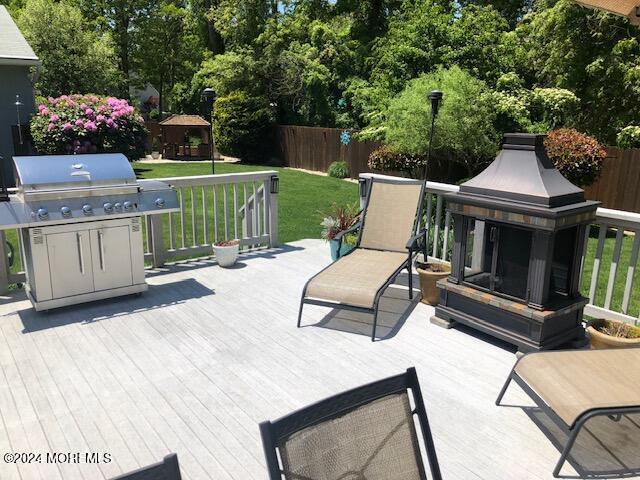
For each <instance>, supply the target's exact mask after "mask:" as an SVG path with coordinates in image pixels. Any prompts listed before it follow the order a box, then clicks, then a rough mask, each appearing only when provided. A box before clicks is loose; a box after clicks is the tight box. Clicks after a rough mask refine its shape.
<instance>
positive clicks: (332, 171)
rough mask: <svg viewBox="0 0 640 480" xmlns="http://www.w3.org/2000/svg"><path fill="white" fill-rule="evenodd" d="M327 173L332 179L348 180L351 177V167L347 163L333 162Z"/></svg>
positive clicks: (341, 161)
mask: <svg viewBox="0 0 640 480" xmlns="http://www.w3.org/2000/svg"><path fill="white" fill-rule="evenodd" d="M327 173H328V174H329V176H330V177H334V178H347V177H348V176H349V166H348V165H347V162H345V161H343V160H340V161H338V162H332V163H331V165H329V171H328V172H327Z"/></svg>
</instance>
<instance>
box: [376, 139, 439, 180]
mask: <svg viewBox="0 0 640 480" xmlns="http://www.w3.org/2000/svg"><path fill="white" fill-rule="evenodd" d="M426 160H427V157H426V155H422V154H416V153H401V152H397V151H395V150H394V149H393V148H392V147H390V146H388V145H383V146H381V147H378V148H376V149H375V150H374V151H373V152H371V153H370V154H369V161H368V165H369V168H370V169H371V170H376V171H380V172H392V171H396V172H402V173H405V174H407V175H408V176H409V177H412V178H418V177H419V176H420V175H421V174H422V170H423V169H424V166H425V163H426Z"/></svg>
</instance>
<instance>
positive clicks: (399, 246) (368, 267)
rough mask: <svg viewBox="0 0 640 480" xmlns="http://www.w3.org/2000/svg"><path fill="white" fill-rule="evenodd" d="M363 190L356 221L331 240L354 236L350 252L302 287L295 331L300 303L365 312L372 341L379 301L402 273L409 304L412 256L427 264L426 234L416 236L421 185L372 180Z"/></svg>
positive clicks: (397, 180)
mask: <svg viewBox="0 0 640 480" xmlns="http://www.w3.org/2000/svg"><path fill="white" fill-rule="evenodd" d="M368 190H369V192H368V196H367V203H366V205H365V207H364V210H363V212H362V216H361V221H360V222H359V223H357V224H356V225H354V226H353V227H351V228H349V229H347V230H345V231H343V232H340V233H339V234H338V235H337V236H336V240H338V241H339V242H342V238H343V236H344V235H345V234H347V233H351V232H356V231H359V235H358V240H357V243H356V246H355V248H354V249H353V250H352V251H351V252H349V253H347V254H345V255H344V256H342V257H340V258H339V259H338V260H337V261H336V262H334V263H332V264H331V265H329V266H328V267H327V268H325V269H324V270H322V271H320V273H318V274H317V275H315V276H314V277H312V278H311V279H310V280H309V281H308V282H307V283H306V285H305V286H304V290H303V291H302V299H301V300H300V311H299V313H298V327H300V323H301V320H302V308H303V306H304V304H305V303H308V304H313V305H321V306H325V307H331V308H337V309H346V310H354V311H360V312H367V313H372V314H373V331H372V333H371V341H374V340H375V338H376V325H377V321H378V302H379V301H380V297H381V296H382V293H383V292H384V290H385V289H386V288H387V287H388V286H389V285H390V284H391V283H392V282H393V281H394V280H395V278H396V277H397V276H398V274H399V273H400V272H401V271H402V270H403V269H405V268H406V269H407V271H408V272H409V299H412V298H413V282H412V276H411V264H412V260H413V256H414V254H415V253H417V251H418V249H419V248H421V249H422V250H423V252H424V255H425V258H426V232H425V230H424V229H423V230H421V231H419V232H417V233H416V230H418V225H419V219H420V217H421V211H422V199H423V196H424V182H422V181H419V180H409V179H397V178H391V177H389V178H386V177H383V178H381V177H374V178H372V179H371V181H370V184H369V189H368ZM338 251H340V250H339V248H338Z"/></svg>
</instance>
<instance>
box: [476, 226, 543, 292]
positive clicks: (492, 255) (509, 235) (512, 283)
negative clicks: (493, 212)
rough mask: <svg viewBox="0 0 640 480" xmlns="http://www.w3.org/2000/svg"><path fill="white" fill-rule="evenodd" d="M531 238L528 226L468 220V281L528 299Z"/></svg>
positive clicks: (484, 287) (491, 290) (483, 287)
mask: <svg viewBox="0 0 640 480" xmlns="http://www.w3.org/2000/svg"><path fill="white" fill-rule="evenodd" d="M532 239H533V232H532V231H531V230H528V229H524V228H517V227H512V226H510V225H505V224H499V223H492V222H487V221H481V220H475V219H469V222H468V227H467V235H466V244H467V249H466V252H467V257H466V262H465V277H464V279H465V282H467V283H470V284H472V285H474V286H477V287H480V288H482V289H484V290H488V291H490V292H497V293H501V294H503V295H507V296H509V297H515V298H517V299H521V300H527V281H528V276H529V257H530V254H531V244H532Z"/></svg>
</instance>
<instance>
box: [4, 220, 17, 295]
mask: <svg viewBox="0 0 640 480" xmlns="http://www.w3.org/2000/svg"><path fill="white" fill-rule="evenodd" d="M16 253H17V252H16ZM14 260H15V259H14ZM8 291H9V261H8V259H7V239H6V237H5V233H4V230H0V293H7V292H8Z"/></svg>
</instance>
